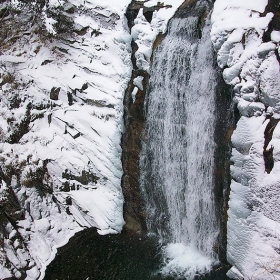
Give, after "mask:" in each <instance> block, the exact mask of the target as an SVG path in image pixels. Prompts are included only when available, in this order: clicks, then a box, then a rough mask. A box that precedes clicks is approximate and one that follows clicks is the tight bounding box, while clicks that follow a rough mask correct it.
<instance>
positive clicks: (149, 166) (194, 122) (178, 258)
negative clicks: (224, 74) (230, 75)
mask: <svg viewBox="0 0 280 280" xmlns="http://www.w3.org/2000/svg"><path fill="white" fill-rule="evenodd" d="M209 34H210V26H209V24H206V26H205V27H204V29H203V32H202V37H201V38H199V33H198V18H197V17H188V18H186V19H181V18H174V19H172V20H171V22H170V23H169V29H168V34H167V36H166V37H165V39H164V40H163V42H162V43H161V44H160V46H159V48H158V49H157V50H156V51H155V53H154V56H153V65H152V71H151V79H150V90H149V93H148V95H147V97H146V101H145V102H146V114H147V123H146V134H145V141H144V143H143V149H142V152H141V158H140V164H141V180H140V181H141V188H142V191H143V194H144V197H145V200H146V205H147V225H148V230H149V231H150V232H153V233H156V234H157V235H159V237H160V238H161V240H162V242H163V243H164V244H169V245H167V246H166V247H165V253H166V255H167V259H166V266H165V267H164V268H163V269H162V272H163V273H168V271H169V272H170V271H171V272H170V273H172V274H174V273H175V274H177V275H181V276H182V275H183V276H186V277H188V279H192V278H193V277H194V275H195V274H196V273H205V272H207V271H209V270H210V269H211V265H212V264H213V262H215V261H216V260H217V256H216V254H215V253H214V250H213V247H214V244H215V242H216V240H217V235H218V232H219V229H218V222H217V219H216V213H215V201H214V193H213V192H214V174H213V173H214V151H215V143H214V130H215V110H216V108H215V88H216V85H217V83H216V76H215V69H214V66H213V64H214V63H213V57H212V47H211V41H210V35H209ZM178 244H180V245H178ZM178 246H179V247H178ZM179 248H181V249H179ZM176 270H177V272H176ZM174 271H175V272H174Z"/></svg>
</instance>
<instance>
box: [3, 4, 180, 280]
mask: <svg viewBox="0 0 280 280" xmlns="http://www.w3.org/2000/svg"><path fill="white" fill-rule="evenodd" d="M129 2H130V1H129V0H118V1H110V0H107V1H98V0H88V1H81V0H68V1H56V0H50V1H49V4H48V5H47V6H44V7H39V6H38V5H37V4H38V3H37V4H36V3H34V4H28V5H26V4H22V2H21V1H16V0H13V1H7V2H3V3H1V4H0V15H1V20H2V22H1V24H2V31H1V36H0V37H1V46H2V48H1V52H0V75H1V76H0V85H1V87H0V107H1V109H0V140H1V142H0V149H1V157H0V162H1V164H0V206H1V208H0V210H1V213H0V236H1V239H0V241H1V244H0V278H1V279H2V278H5V277H16V278H20V277H22V278H24V279H38V278H40V279H43V277H44V269H45V267H46V265H47V264H48V263H49V262H50V261H51V260H52V259H53V258H54V255H55V252H56V248H57V247H59V246H62V245H63V244H65V243H66V242H67V241H68V239H69V238H70V237H71V236H73V234H74V233H75V232H77V231H79V230H81V229H83V228H85V227H91V226H94V227H97V228H98V229H99V233H100V234H107V233H118V232H120V231H121V229H122V226H123V224H124V221H123V216H122V207H123V196H122V193H121V176H122V166H121V147H120V139H121V133H122V130H123V127H122V117H123V116H122V114H123V108H122V106H123V94H124V90H125V88H126V86H127V83H128V81H129V79H130V75H131V69H132V66H131V61H130V59H131V47H130V42H131V38H132V36H131V35H130V34H129V32H128V28H127V23H126V19H125V16H124V13H125V10H126V7H127V6H128V4H129ZM167 2H172V1H167ZM181 2H182V1H173V3H169V4H172V7H170V8H168V9H167V8H166V9H165V8H164V9H161V10H159V11H157V12H155V13H154V15H153V20H152V22H151V23H148V22H147V21H146V20H145V19H143V17H141V11H140V13H139V17H138V18H139V19H137V20H138V21H141V24H144V25H145V26H146V27H145V28H144V29H145V30H146V31H147V32H146V33H145V36H148V35H147V34H148V33H149V32H151V34H150V37H149V38H148V40H147V37H145V36H142V35H143V34H144V33H143V32H142V31H141V32H140V31H139V32H138V31H137V32H136V31H135V30H134V31H133V36H134V38H135V40H138V41H139V45H141V44H142V45H147V44H148V47H150V48H151V46H152V44H153V41H154V40H155V38H156V35H157V34H158V32H160V31H163V30H164V29H165V27H166V24H167V20H168V19H169V18H170V17H171V16H172V14H173V13H174V11H175V10H176V8H177V7H178V6H179V4H181ZM156 4H157V3H156V1H148V2H146V3H145V5H147V6H149V5H151V6H152V5H156ZM167 4H168V3H167ZM10 5H12V6H10ZM37 10H38V12H36V11H37ZM4 33H5V34H4ZM136 33H137V34H136ZM141 34H142V35H141ZM149 52H150V53H151V50H149ZM139 53H141V50H140V52H139ZM148 60H149V59H148ZM148 63H149V61H148Z"/></svg>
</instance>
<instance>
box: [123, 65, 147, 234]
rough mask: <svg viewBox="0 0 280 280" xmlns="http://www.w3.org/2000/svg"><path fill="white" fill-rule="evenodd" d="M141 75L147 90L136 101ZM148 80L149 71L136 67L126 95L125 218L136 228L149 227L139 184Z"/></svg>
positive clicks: (142, 91) (124, 140)
mask: <svg viewBox="0 0 280 280" xmlns="http://www.w3.org/2000/svg"><path fill="white" fill-rule="evenodd" d="M139 72H140V73H139ZM140 74H141V75H140ZM137 76H142V77H144V79H143V90H140V89H138V91H137V93H136V98H135V101H134V103H133V100H132V91H133V89H134V85H133V79H134V78H136V77H137ZM148 82H149V75H148V74H147V73H146V72H144V71H135V70H134V71H133V73H132V77H131V80H130V83H129V85H128V88H127V90H126V93H125V99H124V108H125V111H124V124H125V133H124V135H123V137H122V149H123V155H122V162H123V170H124V175H123V178H122V188H123V194H124V200H125V203H124V219H125V221H126V226H125V228H124V229H125V230H132V231H134V232H138V231H143V230H145V229H146V225H145V210H144V204H143V201H142V198H141V192H140V188H139V175H140V168H139V153H140V150H141V136H142V132H143V127H144V122H145V117H144V99H145V94H146V91H147V86H148Z"/></svg>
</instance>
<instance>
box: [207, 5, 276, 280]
mask: <svg viewBox="0 0 280 280" xmlns="http://www.w3.org/2000/svg"><path fill="white" fill-rule="evenodd" d="M267 5H268V1H267V0H252V1H239V0H236V1H230V0H217V1H216V2H215V6H214V10H213V14H212V31H211V39H212V42H213V46H214V48H215V49H216V51H217V62H218V65H219V66H220V67H221V68H222V69H223V76H224V79H225V81H226V82H227V83H228V84H230V85H232V86H233V88H234V93H235V97H234V101H235V102H236V104H237V108H238V110H239V112H240V115H241V118H240V120H239V121H238V123H237V127H236V130H235V131H234V133H233V135H232V145H233V150H232V159H231V160H232V166H231V175H232V183H231V193H230V200H229V210H228V238H227V240H228V261H229V263H230V264H232V265H233V267H232V268H231V270H230V271H229V272H228V276H230V277H231V278H234V279H259V280H261V279H280V271H279V260H280V254H279V244H280V237H279V236H280V235H279V233H278V232H279V231H278V229H279V228H280V216H279V210H280V206H279V188H278V186H279V183H280V177H279V171H278V168H279V160H280V158H279V155H280V154H279V152H278V148H276V147H277V144H278V142H279V134H278V130H279V125H278V124H277V121H274V120H275V119H278V115H279V109H280V108H279V104H280V103H279V101H280V95H279V92H280V83H279V81H280V79H279V78H280V77H279V75H280V74H279V62H278V59H277V55H278V54H277V52H278V51H279V40H278V35H279V34H278V32H279V31H277V30H272V32H271V34H268V35H267V34H266V36H269V35H270V39H271V40H270V41H267V40H266V42H264V40H263V35H264V34H265V32H267V31H268V25H269V23H270V21H271V19H272V18H273V16H274V14H273V13H272V12H270V11H269V9H267ZM273 123H274V125H273ZM268 125H269V127H271V128H270V131H271V132H268V129H267V130H266V128H267V127H268ZM275 126H276V128H275ZM274 128H275V130H274V132H273V129H274ZM269 133H271V139H270V138H269ZM265 138H266V139H265ZM265 145H266V146H267V147H265ZM271 147H274V149H275V150H273V151H272V157H273V162H274V166H273V167H272V169H271V170H269V169H268V167H267V165H266V164H265V161H264V160H265V155H264V149H265V150H266V151H268V150H269V149H270V148H271ZM270 168H271V167H270ZM277 174H278V175H277Z"/></svg>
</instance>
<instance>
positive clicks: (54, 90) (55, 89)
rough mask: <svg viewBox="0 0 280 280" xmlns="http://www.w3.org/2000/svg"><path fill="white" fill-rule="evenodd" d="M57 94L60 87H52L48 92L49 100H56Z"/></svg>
mask: <svg viewBox="0 0 280 280" xmlns="http://www.w3.org/2000/svg"><path fill="white" fill-rule="evenodd" d="M59 92H60V87H53V88H52V89H51V92H50V99H52V100H58V96H59Z"/></svg>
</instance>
